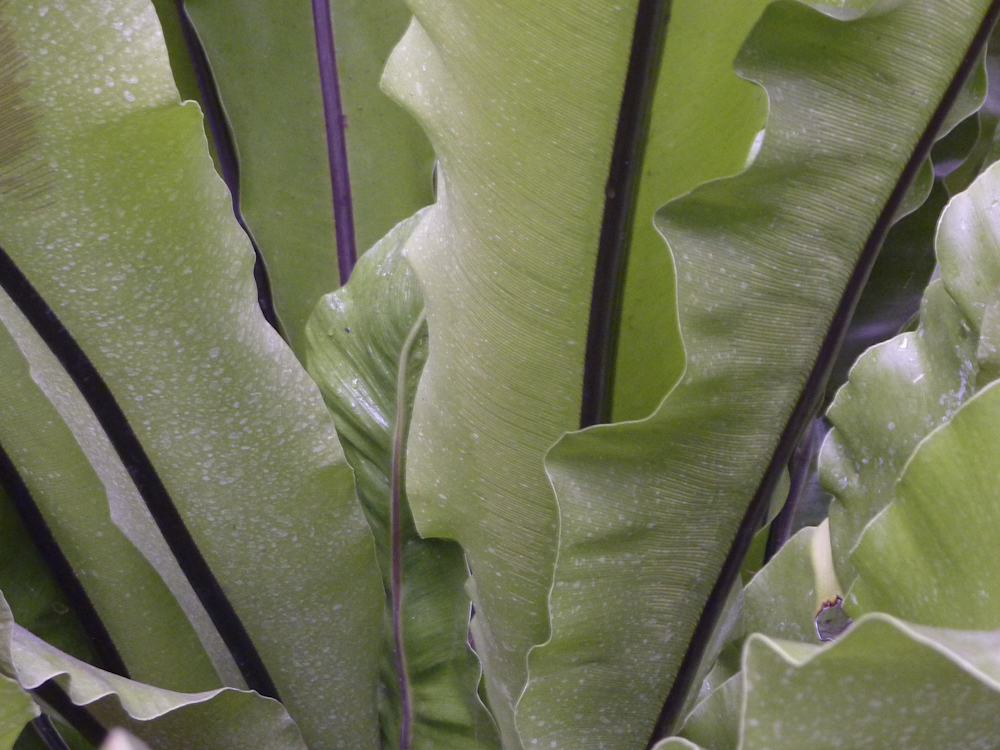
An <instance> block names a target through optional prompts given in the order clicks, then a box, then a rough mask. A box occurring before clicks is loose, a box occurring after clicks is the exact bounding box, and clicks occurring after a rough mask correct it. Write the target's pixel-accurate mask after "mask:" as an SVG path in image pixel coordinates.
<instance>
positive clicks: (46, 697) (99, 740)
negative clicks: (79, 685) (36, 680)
mask: <svg viewBox="0 0 1000 750" xmlns="http://www.w3.org/2000/svg"><path fill="white" fill-rule="evenodd" d="M31 692H32V693H34V694H35V695H36V696H37V697H38V698H39V699H40V700H42V701H43V702H44V703H46V704H47V705H49V706H50V707H51V708H52V710H53V711H55V712H56V713H57V714H59V715H60V716H61V717H62V718H63V720H64V721H65V722H66V723H67V724H69V725H70V726H71V727H73V729H75V730H76V731H77V732H79V733H80V735H81V736H82V737H83V738H84V739H85V740H87V742H89V743H90V744H91V745H93V746H94V747H95V748H96V747H100V746H101V745H102V744H104V740H105V738H106V737H107V736H108V730H107V729H105V727H104V725H103V724H101V722H99V721H98V720H97V719H95V718H94V716H93V714H91V713H90V711H88V710H87V709H86V708H85V707H83V706H78V705H76V704H75V703H74V702H73V700H72V699H71V698H70V697H69V695H67V694H66V691H65V690H63V689H62V686H60V685H59V683H57V682H56V681H55V680H49V681H48V682H44V683H42V684H41V685H39V686H38V687H36V688H35V689H34V690H32V691H31Z"/></svg>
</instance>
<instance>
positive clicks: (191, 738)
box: [0, 597, 305, 750]
mask: <svg viewBox="0 0 1000 750" xmlns="http://www.w3.org/2000/svg"><path fill="white" fill-rule="evenodd" d="M0 638H2V643H0V673H2V674H0V685H4V686H6V685H8V684H9V683H13V685H14V686H15V687H16V688H17V690H19V691H20V692H21V695H23V696H24V699H26V700H27V701H28V704H30V705H31V707H32V709H33V710H32V711H31V712H29V714H28V715H27V719H30V718H31V717H32V716H33V715H37V709H36V708H35V707H34V703H33V702H32V700H31V698H30V697H29V696H28V694H27V693H26V692H25V691H28V690H33V689H35V688H37V687H39V686H40V685H42V684H44V683H45V682H47V681H49V680H53V679H54V680H56V681H57V682H59V683H61V684H62V685H63V686H65V688H66V691H67V694H68V695H69V698H70V699H71V700H72V701H73V702H74V703H75V704H77V705H79V706H86V707H87V710H88V711H90V712H91V713H92V714H93V715H94V716H95V717H96V718H97V720H98V721H100V722H101V723H102V724H103V725H104V726H108V727H111V726H124V727H127V728H128V729H129V730H130V731H131V732H132V733H133V734H135V735H137V736H139V737H141V738H142V739H144V740H145V741H147V742H148V743H150V744H151V745H153V746H154V747H202V746H209V747H213V748H233V750H236V748H245V747H248V746H256V747H261V748H267V750H305V744H304V743H303V742H302V736H301V734H300V733H299V730H298V728H297V727H296V726H295V724H294V722H292V720H291V719H290V718H289V717H288V713H287V712H286V711H285V709H284V708H283V707H282V706H281V704H280V703H278V702H277V701H275V700H271V699H270V698H263V697H261V696H259V695H257V694H256V693H251V692H247V691H241V690H233V689H231V688H222V689H220V690H213V691H209V692H203V693H177V692H173V691H169V690H163V689H161V688H156V687H152V686H150V685H145V684H142V683H139V682H134V681H132V680H127V679H125V678H123V677H119V676H118V675H114V674H111V673H109V672H104V671H103V670H100V669H97V668H95V667H92V666H91V665H89V664H86V663H84V662H81V661H79V660H77V659H74V658H73V657H72V656H68V655H67V654H64V653H62V652H61V651H59V650H58V649H55V648H53V647H52V646H50V645H48V644H47V643H45V642H44V641H42V640H41V639H40V638H37V637H36V636H34V635H32V634H31V633H29V632H28V631H27V630H25V629H24V628H21V627H19V626H18V625H16V624H14V621H13V618H12V617H11V614H10V610H9V609H8V608H7V603H6V602H5V601H4V600H3V597H0ZM0 689H3V688H0ZM24 699H22V703H23V700H24ZM0 705H4V708H7V709H14V708H16V707H17V706H18V703H17V702H16V701H11V702H6V701H5V702H3V704H0ZM11 713H13V710H11ZM4 719H6V717H2V718H0V736H2V735H3V734H4V732H5V730H6V729H7V727H8V726H13V724H5V723H4ZM27 719H25V720H27ZM22 726H23V724H22ZM17 731H20V727H18V729H17ZM15 736H16V735H15ZM0 743H2V739H0ZM0 746H3V745H2V744H0Z"/></svg>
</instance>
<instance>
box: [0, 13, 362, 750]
mask: <svg viewBox="0 0 1000 750" xmlns="http://www.w3.org/2000/svg"><path fill="white" fill-rule="evenodd" d="M2 14H3V19H4V21H6V22H7V23H8V24H9V28H10V29H11V33H12V34H13V38H14V39H15V40H16V42H17V45H18V47H19V49H20V51H21V54H22V55H23V57H24V67H23V69H22V72H21V73H20V75H23V83H22V88H21V89H20V91H19V92H18V93H17V96H18V97H19V106H22V107H23V108H24V110H25V111H28V112H30V113H31V114H32V116H33V118H34V120H33V122H32V130H31V134H32V136H33V137H34V139H35V140H34V141H33V142H32V143H31V144H30V150H29V151H26V152H25V153H24V154H23V155H24V157H25V158H29V159H38V160H39V161H38V162H37V163H38V164H39V165H40V171H39V173H38V174H39V176H40V177H41V178H42V180H41V182H40V183H39V184H37V185H36V186H35V187H37V188H40V191H41V192H40V193H39V194H38V196H37V197H34V198H32V197H30V196H29V195H28V194H27V193H24V192H23V191H22V193H20V194H16V195H10V194H8V198H7V200H5V201H4V202H3V203H2V204H0V246H2V247H3V249H4V250H5V251H6V253H7V254H8V255H9V256H10V257H11V258H12V259H13V260H14V262H15V263H17V265H18V266H19V268H20V269H21V271H22V272H23V273H24V274H26V275H27V277H28V278H29V279H30V281H31V283H32V284H33V285H34V287H35V288H36V289H37V290H38V292H39V293H40V294H41V296H42V297H43V298H44V300H45V301H46V302H47V303H48V305H49V306H50V307H51V308H52V310H54V311H56V314H57V315H58V317H59V319H60V320H61V321H62V323H63V324H64V325H65V326H66V328H67V329H68V331H69V333H70V334H71V335H72V336H73V337H74V339H75V340H76V342H77V343H78V344H79V346H80V347H81V348H82V350H83V352H84V353H85V354H86V356H87V357H88V358H89V360H90V362H91V363H92V364H93V365H94V366H95V368H96V369H97V371H98V372H99V373H100V375H101V377H102V378H103V380H104V382H105V383H106V384H107V386H108V388H109V389H110V393H111V394H112V396H114V398H115V400H116V401H117V404H118V407H120V409H121V411H122V412H123V413H124V416H125V417H126V418H127V419H128V422H129V424H130V426H131V428H132V430H133V431H134V432H135V434H136V436H137V437H138V440H139V441H140V442H141V444H142V447H143V448H144V450H145V453H146V454H147V455H148V456H149V459H150V461H151V462H152V466H153V467H154V468H155V470H156V472H157V475H158V476H159V477H160V479H161V480H162V482H163V484H164V485H165V486H166V488H167V489H168V491H169V493H170V496H171V498H172V499H173V502H174V504H175V505H176V506H177V509H178V511H179V513H180V515H181V517H182V518H183V520H184V523H185V525H186V526H187V528H188V530H189V531H190V533H191V536H192V538H193V540H194V542H195V543H196V544H197V546H198V548H199V549H200V551H201V554H202V555H203V556H204V558H205V560H206V561H207V564H208V566H209V567H210V568H211V570H212V572H213V573H214V575H215V577H216V578H217V580H218V581H219V583H220V585H221V587H222V589H223V590H224V591H225V593H226V595H227V596H228V598H229V601H230V602H231V603H232V605H233V608H234V609H235V611H236V613H237V615H238V616H239V617H240V619H241V621H242V623H243V625H244V626H245V627H246V630H247V631H248V633H249V636H250V637H251V638H252V639H253V642H254V644H255V645H256V648H257V651H258V652H259V654H260V655H261V657H262V659H263V661H264V663H265V665H266V666H267V668H268V670H269V672H270V674H271V677H272V678H273V680H274V682H275V683H276V684H277V687H278V690H279V691H280V693H281V696H282V699H283V700H284V702H285V704H286V705H287V707H288V710H289V712H290V713H291V714H292V715H293V716H294V717H295V719H296V721H297V722H298V723H299V725H300V726H301V727H302V731H303V735H304V736H305V737H306V738H307V741H309V742H310V743H311V744H312V745H313V746H314V747H316V748H320V747H335V746H345V747H359V746H361V747H363V746H366V745H370V744H371V743H373V742H374V741H375V738H376V737H377V732H378V729H377V723H376V707H375V686H376V680H377V667H376V655H377V653H378V649H379V643H380V639H379V633H378V630H379V622H380V617H381V610H382V595H381V591H380V588H379V584H378V573H377V569H376V566H375V560H374V549H373V544H372V539H371V534H370V531H369V530H368V528H367V525H366V524H365V521H364V517H363V514H362V512H361V510H360V508H359V507H358V504H357V501H356V498H355V495H354V490H353V480H352V472H351V469H350V467H349V466H348V465H347V463H346V460H345V459H344V457H343V452H342V450H341V448H340V446H339V443H338V441H337V436H336V431H335V429H334V425H333V423H332V420H331V419H330V417H329V414H328V412H327V411H326V408H325V406H324V405H323V402H322V398H321V396H320V394H319V391H318V389H317V388H316V386H315V384H314V383H313V382H312V381H311V380H310V379H309V377H308V375H307V374H306V372H305V371H304V370H303V369H302V368H301V367H300V366H299V365H298V363H297V361H296V359H295V357H294V355H293V354H292V352H291V351H290V350H289V349H288V348H287V347H286V346H285V345H284V343H283V342H282V341H281V340H280V339H279V337H278V336H277V334H276V333H275V332H274V331H273V329H271V328H270V326H268V325H267V324H266V323H265V321H264V320H263V318H262V316H261V314H260V311H259V309H258V307H257V302H256V289H255V285H254V282H253V277H252V266H253V262H254V256H253V253H252V251H251V248H250V246H249V242H248V241H247V238H246V236H245V234H243V233H242V231H241V230H240V228H239V226H238V225H237V223H236V221H235V219H234V218H233V215H232V205H231V201H230V197H229V195H228V193H227V191H226V189H225V186H224V185H223V184H222V182H221V180H220V179H219V178H218V176H217V175H216V174H215V171H214V169H213V168H212V163H211V160H210V158H209V156H208V151H207V148H206V143H205V138H204V134H203V131H202V125H201V118H200V116H199V112H198V108H197V106H195V105H191V104H188V105H181V104H180V103H179V101H178V96H177V92H176V89H175V87H174V83H173V80H172V77H171V74H170V69H169V65H168V61H167V56H166V51H165V49H164V48H163V42H162V36H161V35H160V32H159V26H158V22H157V19H156V16H155V14H154V12H153V8H152V6H151V5H150V4H149V3H148V2H145V1H142V0H115V1H114V2H110V3H109V2H105V1H104V0H100V1H98V0H93V1H88V2H82V3H74V4H73V5H72V7H68V6H66V7H64V6H51V7H50V9H49V12H47V13H46V14H44V15H42V14H40V13H39V12H38V10H37V9H36V8H34V7H29V6H28V5H23V4H17V5H14V4H7V5H5V6H4V8H3V11H2ZM118 21H120V23H118ZM116 24H117V25H116ZM53 40H58V43H59V53H58V54H47V53H49V52H50V45H51V44H52V43H54V42H53ZM95 49H100V50H102V51H101V53H100V54H95V53H94V52H93V50H95ZM111 68H114V69H113V70H111ZM112 83H113V84H114V85H111V84H112ZM3 156H5V157H7V156H10V154H7V153H5V154H3ZM3 164H4V166H5V167H6V166H8V163H7V162H3ZM18 198H20V200H18ZM30 201H34V202H33V203H32V202H30ZM29 208H30V209H33V210H28V209H29ZM25 304H27V303H25ZM98 416H100V415H98ZM112 437H114V436H113V435H109V438H112ZM179 562H181V563H182V564H184V563H185V561H183V560H181V561H179Z"/></svg>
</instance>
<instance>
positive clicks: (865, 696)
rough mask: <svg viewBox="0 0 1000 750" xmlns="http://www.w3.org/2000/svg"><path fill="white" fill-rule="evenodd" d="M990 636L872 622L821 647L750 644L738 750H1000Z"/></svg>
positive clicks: (997, 674) (998, 674)
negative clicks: (859, 749)
mask: <svg viewBox="0 0 1000 750" xmlns="http://www.w3.org/2000/svg"><path fill="white" fill-rule="evenodd" d="M996 646H997V635H996V633H987V632H975V631H949V630H940V629H934V628H921V627H917V626H913V625H910V624H908V623H904V622H901V621H899V620H896V619H893V618H890V617H886V616H884V615H870V616H868V617H865V618H864V619H863V620H861V621H859V622H858V624H857V625H856V626H855V627H854V628H853V629H852V630H850V631H849V632H848V633H846V634H845V635H844V636H842V637H841V638H840V640H838V641H837V642H836V643H835V644H833V645H831V646H827V647H822V648H821V647H816V646H804V645H802V644H796V643H790V642H784V641H773V640H770V639H768V638H766V637H764V636H760V635H756V636H753V637H752V638H751V639H750V640H749V642H748V644H747V647H746V650H745V651H744V656H743V663H744V679H745V684H746V698H745V703H744V709H743V721H742V727H741V730H740V748H741V750H764V749H765V748H767V750H802V748H816V749H817V750H824V749H825V748H831V749H832V748H845V747H850V748H857V747H886V748H888V747H906V748H913V750H938V749H939V748H942V747H961V748H972V747H983V748H986V747H990V748H992V747H997V746H998V744H1000V724H998V723H997V721H996V716H997V711H998V710H1000V680H998V678H1000V662H998V660H997V648H996Z"/></svg>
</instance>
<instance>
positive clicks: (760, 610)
mask: <svg viewBox="0 0 1000 750" xmlns="http://www.w3.org/2000/svg"><path fill="white" fill-rule="evenodd" d="M815 534H816V528H815V527H812V526H807V527H806V528H804V529H802V530H801V531H799V533H797V534H796V535H795V536H793V537H792V538H791V539H789V540H788V543H787V544H785V546H783V547H782V548H781V549H780V550H779V551H778V554H776V555H775V556H774V557H773V558H772V559H771V560H770V562H768V564H767V565H765V566H764V568H763V569H761V571H760V572H759V573H757V575H755V576H754V577H753V580H752V581H750V583H749V584H748V585H747V587H746V592H745V594H746V608H745V610H744V613H745V614H744V628H745V630H746V632H747V634H750V633H763V634H764V635H767V636H771V637H773V638H781V639H783V640H793V641H799V642H801V643H813V644H815V643H817V642H818V641H817V638H816V627H815V625H814V622H813V621H814V618H815V617H816V610H817V606H816V593H815V588H816V584H815V580H816V579H815V574H814V571H813V566H812V561H811V559H810V552H811V550H812V543H813V537H814V535H815Z"/></svg>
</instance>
